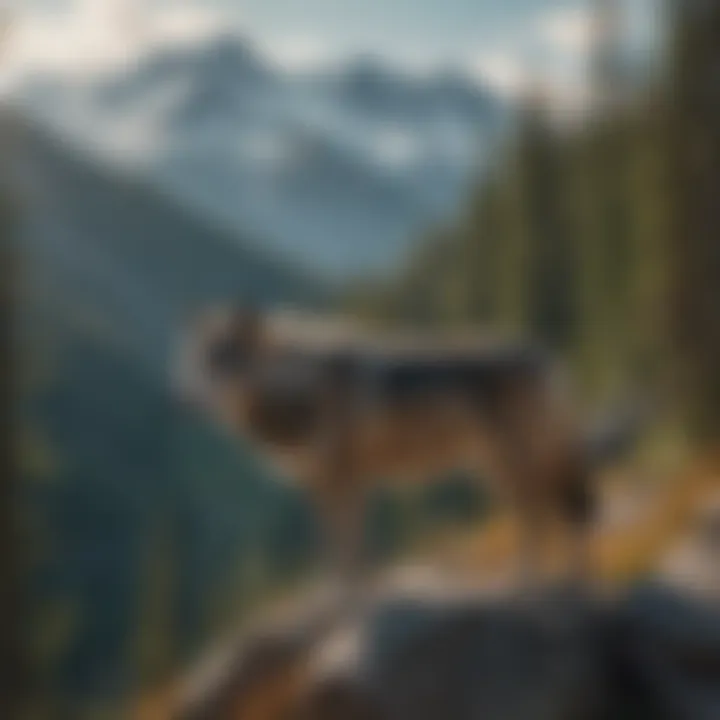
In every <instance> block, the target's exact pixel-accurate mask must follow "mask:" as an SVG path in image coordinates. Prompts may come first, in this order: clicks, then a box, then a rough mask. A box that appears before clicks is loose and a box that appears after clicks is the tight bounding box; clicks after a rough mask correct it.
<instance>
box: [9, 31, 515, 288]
mask: <svg viewBox="0 0 720 720" xmlns="http://www.w3.org/2000/svg"><path fill="white" fill-rule="evenodd" d="M21 95H22V97H23V98H24V100H25V102H26V105H27V107H29V108H31V109H32V111H33V112H35V113H37V114H39V115H41V116H43V117H45V118H46V119H47V120H49V121H50V122H52V123H53V124H55V126H56V127H59V128H62V129H63V131H64V132H66V133H67V134H69V135H71V136H73V137H74V139H75V140H76V141H80V142H81V143H82V144H84V145H86V146H88V147H92V148H94V149H95V150H96V151H97V152H100V153H101V154H103V155H104V156H105V157H107V158H110V159H112V160H113V161H115V162H125V163H130V164H134V165H135V166H136V167H140V168H142V169H143V171H144V172H145V173H146V174H147V176H148V177H149V178H152V179H153V181H155V182H157V183H159V184H160V185H161V186H162V187H164V188H166V189H168V190H170V191H172V192H173V193H175V194H176V195H177V196H178V197H179V198H180V199H181V200H182V201H183V202H184V203H185V204H187V205H188V206H190V207H195V208H199V209H201V210H203V211H205V212H208V213H210V214H212V216H214V217H216V218H217V219H218V220H220V221H221V222H222V223H223V224H225V225H227V226H230V227H234V228H240V229H241V230H243V231H245V232H247V231H249V232H252V233H254V234H256V235H257V236H259V237H263V238H267V239H268V241H269V242H272V243H273V245H274V247H275V248H277V249H279V250H281V251H282V252H283V253H284V254H285V255H287V256H288V257H290V258H292V259H294V260H295V261H297V262H300V263H302V264H305V265H306V266H310V267H313V268H316V269H317V270H318V271H322V272H324V273H326V274H328V275H330V276H334V277H338V276H339V277H344V276H347V275H352V274H358V273H362V272H364V271H367V270H368V269H386V268H387V267H388V265H392V264H393V263H396V262H397V261H398V260H399V259H400V258H401V257H402V256H403V255H404V253H405V252H406V250H407V249H408V247H409V246H410V245H412V244H413V242H414V240H415V238H416V237H417V235H418V233H419V232H420V230H422V229H424V228H425V227H426V226H427V225H428V223H432V222H434V221H436V220H438V219H439V218H441V217H442V216H444V215H445V214H446V213H448V212H450V211H451V210H453V209H454V206H455V204H456V203H457V202H458V201H459V199H460V198H461V196H462V192H463V189H464V187H465V185H466V183H467V181H468V179H469V177H470V175H471V174H473V173H474V172H476V171H477V169H478V167H480V166H481V165H482V162H483V155H484V153H483V149H484V148H485V147H486V146H487V144H488V142H489V139H490V138H491V137H494V134H495V133H496V132H497V131H498V129H499V128H501V127H502V126H503V124H504V121H505V118H506V116H507V111H506V108H505V106H504V103H503V102H502V101H501V100H500V99H499V98H498V97H497V96H496V95H494V94H493V93H492V92H491V91H489V90H488V89H487V88H485V87H483V86H482V85H480V84H479V83H477V82H475V81H471V80H470V79H469V78H468V77H466V76H465V75H464V74H462V73H461V72H459V71H451V70H448V71H443V72H438V73H435V74H428V75H427V76H414V75H411V74H409V73H404V72H401V71H398V70H396V69H394V68H392V67H391V66H389V65H388V64H386V63H384V62H383V61H381V60H379V59H375V58H359V59H356V60H353V61H350V62H347V63H346V64H344V65H342V64H341V65H337V66H334V67H328V68H324V69H322V70H318V71H314V72H308V73H305V74H293V73H290V72H287V71H284V70H282V69H280V68H278V67H275V66H273V65H272V64H271V63H270V62H269V61H268V60H267V59H266V58H265V57H263V56H262V55H261V54H260V53H258V52H257V51H256V50H255V49H254V47H253V46H252V45H251V44H250V43H248V42H247V41H246V40H244V39H243V38H240V37H236V36H234V35H220V36H217V37H212V38H209V39H207V40H205V41H203V42H202V43H200V44H197V45H192V46H169V47H163V48H160V49H158V50H157V51H155V53H154V54H152V55H149V56H147V57H145V58H144V59H142V60H140V61H139V62H138V64H137V66H132V67H130V68H129V69H127V70H126V71H125V72H123V73H122V74H120V75H117V76H112V77H103V78H102V79H100V80H96V81H93V82H82V83H78V82H71V81H69V80H65V81H60V80H58V79H57V78H55V79H52V78H45V79H44V80H38V79H36V80H35V81H34V83H28V84H27V85H26V86H24V87H23V88H22V90H21Z"/></svg>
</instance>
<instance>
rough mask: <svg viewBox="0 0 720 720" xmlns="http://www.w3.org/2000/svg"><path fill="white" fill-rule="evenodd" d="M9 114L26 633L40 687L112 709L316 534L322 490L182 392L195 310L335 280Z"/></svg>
mask: <svg viewBox="0 0 720 720" xmlns="http://www.w3.org/2000/svg"><path fill="white" fill-rule="evenodd" d="M6 132H13V133H14V136H15V139H16V144H15V147H16V153H17V155H16V160H17V162H18V167H19V169H20V170H21V171H22V178H21V180H22V182H21V183H19V185H18V186H17V188H16V192H15V194H16V197H17V207H18V210H19V212H18V216H19V218H20V235H19V237H18V238H16V240H17V245H16V247H17V248H18V250H19V252H18V256H19V263H20V265H19V268H20V269H21V273H20V276H19V278H18V283H17V287H18V291H19V297H18V299H19V304H18V308H17V310H18V314H19V319H20V324H19V326H18V332H19V336H20V337H19V339H20V340H21V349H22V353H21V359H22V372H21V377H20V379H21V381H22V385H23V395H24V402H23V406H22V411H23V416H24V419H23V423H22V434H23V436H24V441H23V461H24V463H23V464H24V481H23V484H22V486H21V491H22V494H21V500H22V502H21V511H22V515H21V528H22V529H23V531H24V532H25V533H26V535H25V543H23V544H22V545H21V549H22V552H23V555H22V557H21V560H22V562H23V564H24V565H25V567H27V569H28V574H27V575H26V580H27V585H26V586H25V588H24V590H25V592H26V593H27V595H26V600H27V602H26V604H25V612H26V613H27V615H26V620H27V622H26V633H27V636H26V638H25V640H26V647H27V648H28V650H29V654H30V661H31V662H30V664H31V674H32V675H33V678H32V679H33V681H34V682H35V683H37V685H36V695H37V696H38V697H42V698H43V699H44V700H43V701H44V702H46V703H55V704H56V711H58V712H60V711H62V707H63V703H64V704H65V707H66V711H67V712H69V709H68V708H75V709H76V708H79V707H88V712H89V713H90V715H91V716H93V717H95V716H94V715H92V711H91V710H90V709H89V708H91V707H92V704H93V702H95V703H97V704H102V705H104V704H106V703H107V702H108V700H109V698H124V697H127V696H128V695H129V694H130V692H131V691H132V690H133V689H134V688H135V687H137V686H138V685H139V684H141V683H143V682H147V680H148V677H152V676H153V675H156V674H157V673H158V672H163V671H167V670H168V666H169V665H170V664H171V663H177V662H179V661H181V659H182V658H183V657H186V656H187V653H188V652H190V651H191V650H192V649H193V648H195V647H196V646H197V644H198V642H200V641H201V640H203V639H205V638H206V637H207V633H208V631H209V629H210V627H211V624H212V623H213V622H222V618H227V617H228V614H227V613H226V612H225V610H226V609H227V610H228V612H229V611H230V606H232V604H233V603H238V605H237V607H236V608H233V612H235V611H239V610H240V609H241V607H242V604H243V603H244V602H246V601H248V600H249V599H251V597H254V596H256V595H257V593H259V592H260V591H262V589H263V588H266V587H269V586H270V585H271V584H272V583H273V582H277V579H278V578H279V577H281V576H282V577H283V578H287V577H288V573H289V571H291V570H293V569H297V567H298V566H299V565H301V564H303V563H305V564H307V562H308V561H309V559H310V558H311V556H312V552H313V542H312V540H313V538H312V526H311V524H310V520H309V516H308V514H307V513H306V512H304V506H303V505H302V502H301V501H300V500H299V499H297V498H296V497H295V496H294V495H293V494H292V493H291V492H289V491H288V490H287V489H280V488H279V486H278V485H277V484H276V483H273V482H270V481H269V478H268V474H267V473H266V472H265V471H263V469H262V468H261V467H259V466H258V465H257V463H255V462H254V461H253V460H252V459H251V458H250V456H249V455H248V454H247V453H243V452H242V451H241V450H240V449H238V448H236V447H235V446H234V445H232V444H231V443H230V442H229V441H228V440H227V439H225V438H223V437H221V436H220V435H219V434H218V433H217V432H215V431H214V430H213V429H212V428H211V427H209V426H208V425H207V424H206V423H205V422H204V421H203V420H202V419H201V418H198V417H196V416H194V415H192V414H191V413H190V412H189V411H188V410H187V409H185V408H183V407H182V406H181V405H180V404H179V403H178V401H177V400H176V399H175V398H174V396H173V394H172V392H171V388H170V382H169V380H170V373H169V365H170V362H171V359H172V358H171V356H172V352H173V346H174V342H176V340H177V336H178V334H179V333H180V332H181V329H182V326H183V323H184V322H186V321H187V319H188V317H189V315H190V314H191V313H193V312H195V311H197V310H198V309H200V308H202V307H203V306H205V305H206V304H207V303H210V302H213V301H216V300H228V299H230V300H232V299H234V298H247V299H252V300H253V301H261V302H265V303H273V302H293V303H297V304H303V305H306V306H310V307H318V306H320V305H322V304H324V303H325V302H327V299H328V297H329V293H326V292H325V291H324V290H323V289H322V288H321V287H320V286H319V285H318V283H316V282H313V281H312V280H311V279H310V278H303V277H301V276H300V275H297V274H295V273H293V272H292V271H291V270H290V269H288V268H286V267H284V266H283V265H282V264H281V263H280V262H277V261H275V260H274V259H271V258H266V257H263V256H262V255H261V254H259V253H258V252H257V251H256V250H254V251H250V250H248V251H243V249H242V246H241V245H240V244H239V243H238V241H237V239H236V238H231V237H227V236H225V235H224V234H223V233H222V232H219V231H217V230H215V229H213V228H212V226H208V225H207V224H206V223H204V222H203V221H201V220H198V219H196V218H194V217H192V216H189V215H187V213H185V212H183V211H182V209H180V208H178V207H176V206H175V205H173V204H172V203H169V202H167V201H166V200H164V199H163V198H162V197H160V196H158V195H157V194H156V193H154V192H153V191H152V190H151V189H149V188H146V187H143V186H141V185H138V184H136V183H135V182H133V181H132V179H130V178H122V177H117V176H113V175H111V174H108V173H107V172H105V171H101V170H99V169H97V168H95V167H93V166H92V165H90V164H88V163H86V162H84V161H83V160H81V159H79V158H77V157H76V156H74V155H73V154H71V153H70V152H69V151H68V150H67V149H65V148H64V147H63V146H62V144H61V143H59V141H57V140H52V139H50V138H49V137H47V136H46V135H45V134H44V133H43V132H41V131H39V130H38V129H36V128H32V127H30V126H28V125H27V124H18V123H13V124H12V127H10V126H7V127H6ZM223 603H224V604H225V605H227V606H228V607H227V608H222V607H220V605H222V604H223ZM53 716H56V715H53ZM73 717H76V715H73Z"/></svg>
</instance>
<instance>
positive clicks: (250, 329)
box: [180, 307, 324, 446]
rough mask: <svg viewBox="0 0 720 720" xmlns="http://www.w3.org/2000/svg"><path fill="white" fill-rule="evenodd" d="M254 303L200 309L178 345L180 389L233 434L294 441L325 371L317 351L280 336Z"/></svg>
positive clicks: (316, 405)
mask: <svg viewBox="0 0 720 720" xmlns="http://www.w3.org/2000/svg"><path fill="white" fill-rule="evenodd" d="M270 325H271V323H270V322H269V319H268V318H267V317H266V316H265V315H264V314H263V313H262V312H260V311H258V310H256V309H249V308H247V307H240V308H238V307H235V308H224V309H219V310H213V311H211V312H208V313H205V314H203V315H202V316H201V317H200V318H199V319H198V321H197V322H196V323H195V324H194V328H193V329H192V330H191V332H190V337H189V340H188V341H187V343H186V346H185V347H184V349H183V352H182V355H183V357H182V361H181V372H180V387H181V391H182V394H183V395H184V397H186V398H187V399H188V400H190V402H191V403H192V404H193V405H194V406H195V407H198V408H200V409H201V410H202V411H204V412H205V413H207V414H208V415H209V416H210V417H211V418H212V419H213V420H214V421H216V422H219V423H220V424H221V425H223V426H224V427H225V428H226V429H228V430H230V431H231V432H232V433H233V434H235V435H242V436H244V437H247V438H249V439H254V440H258V441H260V442H263V443H265V444H268V445H274V446H293V445H297V444H301V443H303V442H305V441H306V440H307V437H308V435H309V434H310V433H312V432H313V430H314V429H315V427H316V423H317V420H318V417H319V413H320V411H321V406H322V400H323V392H324V374H323V368H322V364H321V363H319V362H318V360H317V358H316V357H314V356H312V355H310V354H308V353H307V352H303V351H300V350H299V349H298V348H297V347H296V346H295V345H293V344H292V343H288V342H282V341H281V339H280V338H278V337H276V335H274V334H273V333H272V331H271V328H270Z"/></svg>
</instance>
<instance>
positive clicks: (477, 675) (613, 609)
mask: <svg viewBox="0 0 720 720" xmlns="http://www.w3.org/2000/svg"><path fill="white" fill-rule="evenodd" d="M313 623H315V624H313ZM299 627H304V628H305V630H304V631H299V630H298V628H299ZM260 635H261V634H260ZM267 638H268V640H267V643H266V644H265V646H264V647H263V642H262V641H260V642H258V641H257V638H256V641H255V643H254V645H252V646H248V645H245V646H243V647H242V648H241V649H239V650H238V652H237V654H236V657H235V658H234V659H233V661H232V662H231V663H229V664H227V665H226V666H225V670H226V672H225V673H224V674H221V675H222V677H223V681H222V682H219V683H216V684H215V685H213V683H208V684H206V686H205V687H204V689H203V691H202V692H201V693H200V694H199V695H197V694H196V696H195V698H194V701H193V704H192V705H190V704H188V705H187V706H186V707H184V708H182V709H181V710H182V711H183V712H182V713H180V714H181V715H182V716H183V717H184V718H193V719H195V720H198V719H200V718H205V719H207V720H210V719H213V720H214V719H215V718H217V719H218V720H225V719H226V718H227V719H228V720H229V719H230V718H242V719H243V720H255V719H256V718H257V719H260V718H263V720H266V719H267V720H270V718H283V720H287V718H292V719H293V720H445V719H448V718H452V719H453V720H465V719H467V720H471V719H472V720H475V719H476V718H478V719H479V718H482V720H493V719H495V718H497V720H576V719H577V720H595V719H597V720H610V719H611V718H612V719H615V718H625V717H627V718H632V720H643V719H644V718H648V719H649V718H652V719H653V720H655V719H660V720H663V719H665V718H667V720H676V719H677V720H685V719H687V720H711V719H716V718H720V604H714V603H713V602H712V601H706V600H698V599H691V598H690V597H687V596H683V595H682V594H680V593H678V592H677V591H676V590H674V589H672V588H670V587H669V586H661V585H658V584H648V585H645V586H643V587H641V588H638V589H636V590H634V591H632V592H631V593H629V594H627V595H625V596H623V597H615V598H612V599H607V598H606V599H603V600H599V599H597V598H596V599H592V600H591V599H588V598H587V597H586V598H582V597H579V596H577V595H574V594H570V593H562V592H552V593H547V594H546V595H544V596H543V597H542V598H536V599H535V600H534V601H532V602H531V601H530V600H529V599H528V598H519V599H518V598H507V597H505V598H498V597H496V598H485V599H482V598H465V599H456V600H452V599H448V598H443V599H424V600H419V599H413V598H412V597H392V598H384V599H379V600H376V601H374V602H373V603H371V604H370V606H369V607H366V608H365V609H364V610H363V611H362V612H360V613H357V614H349V615H348V616H346V617H345V618H344V619H343V620H342V621H340V622H338V623H334V624H332V627H331V626H330V624H324V625H323V624H322V623H321V624H317V616H315V619H314V621H313V622H305V621H299V625H298V626H297V627H296V628H295V629H294V630H292V631H291V630H290V628H289V627H288V628H286V629H285V630H284V631H282V632H280V633H276V634H274V635H273V636H272V639H270V636H269V635H268V636H267ZM240 658H241V659H242V661H240ZM219 677H220V676H219ZM289 688H290V690H289ZM283 693H284V695H283ZM263 698H264V700H263ZM270 699H272V700H273V701H275V702H274V704H273V702H268V700H270ZM190 710H192V712H190Z"/></svg>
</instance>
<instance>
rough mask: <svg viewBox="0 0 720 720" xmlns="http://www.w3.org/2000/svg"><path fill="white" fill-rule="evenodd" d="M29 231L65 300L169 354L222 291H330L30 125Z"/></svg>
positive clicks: (279, 295)
mask: <svg viewBox="0 0 720 720" xmlns="http://www.w3.org/2000/svg"><path fill="white" fill-rule="evenodd" d="M19 147H20V150H19V152H21V153H22V155H21V157H19V160H20V163H21V166H22V169H23V174H24V178H25V185H26V192H25V210H26V212H25V213H24V215H25V220H24V224H23V228H24V238H25V241H26V243H27V248H28V252H29V259H30V260H31V262H30V268H31V270H32V271H33V272H34V273H38V274H39V277H38V280H41V281H42V285H43V286H45V287H47V288H53V287H54V288H55V290H56V291H57V295H58V297H59V298H61V304H62V305H64V306H65V307H66V309H67V310H68V311H70V310H72V311H73V312H75V313H77V316H78V317H80V316H82V315H84V314H87V313H92V314H93V316H94V317H95V319H96V321H97V322H99V323H101V324H104V325H105V326H106V327H108V328H112V335H113V336H114V338H115V340H122V341H123V342H126V343H127V345H128V349H132V350H133V351H134V354H135V355H136V357H141V356H142V357H143V360H144V361H152V362H153V365H154V366H155V367H158V363H161V362H164V360H165V357H164V356H165V353H166V351H167V350H168V348H169V347H170V344H171V342H172V339H173V336H174V335H175V334H176V333H177V332H178V330H179V324H180V323H181V322H183V321H186V320H187V318H188V315H189V314H191V313H192V312H194V311H197V310H198V309H199V308H201V307H203V306H205V305H207V304H208V303H211V302H213V301H217V300H220V301H226V300H228V299H234V298H247V299H249V300H253V301H260V302H267V303H273V302H275V303H277V302H293V303H300V304H305V305H310V306H317V305H318V304H320V303H321V302H322V301H323V300H324V299H326V298H327V297H328V295H329V293H327V292H325V291H323V289H322V285H321V284H320V283H318V281H317V279H316V278H312V277H310V276H309V275H306V276H303V275H302V274H301V273H300V272H295V271H294V270H292V269H291V268H290V267H289V265H286V264H284V263H283V262H281V261H279V260H276V259H275V258H273V257H272V255H271V254H268V253H265V252H264V251H263V250H262V249H261V247H260V246H259V244H258V243H256V242H252V243H251V242H249V241H247V240H245V239H244V238H243V237H242V236H240V237H238V235H237V234H234V233H229V232H223V231H220V230H218V229H217V227H213V225H212V223H210V222H207V221H203V220H201V219H199V218H198V217H196V216H194V215H192V214H191V213H189V212H188V211H187V210H184V209H183V208H182V207H180V206H178V205H177V203H175V202H173V201H171V200H169V199H167V198H165V197H163V196H162V195H160V194H158V193H157V192H156V191H154V190H152V189H150V188H149V187H147V186H146V185H144V184H142V183H140V182H138V181H137V180H134V179H132V178H130V177H128V176H122V175H120V174H117V173H115V174H113V173H111V172H108V171H105V170H101V169H99V168H98V167H97V166H96V165H94V164H93V163H91V162H89V161H87V160H82V159H81V158H79V157H77V156H76V155H75V154H73V152H72V151H71V150H70V149H69V148H65V147H63V146H62V145H61V144H59V143H58V142H57V141H52V140H50V139H49V138H48V137H47V136H45V135H44V134H43V133H42V132H39V131H37V130H35V129H32V128H30V127H26V128H25V130H24V131H23V132H22V139H21V143H20V145H19Z"/></svg>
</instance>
